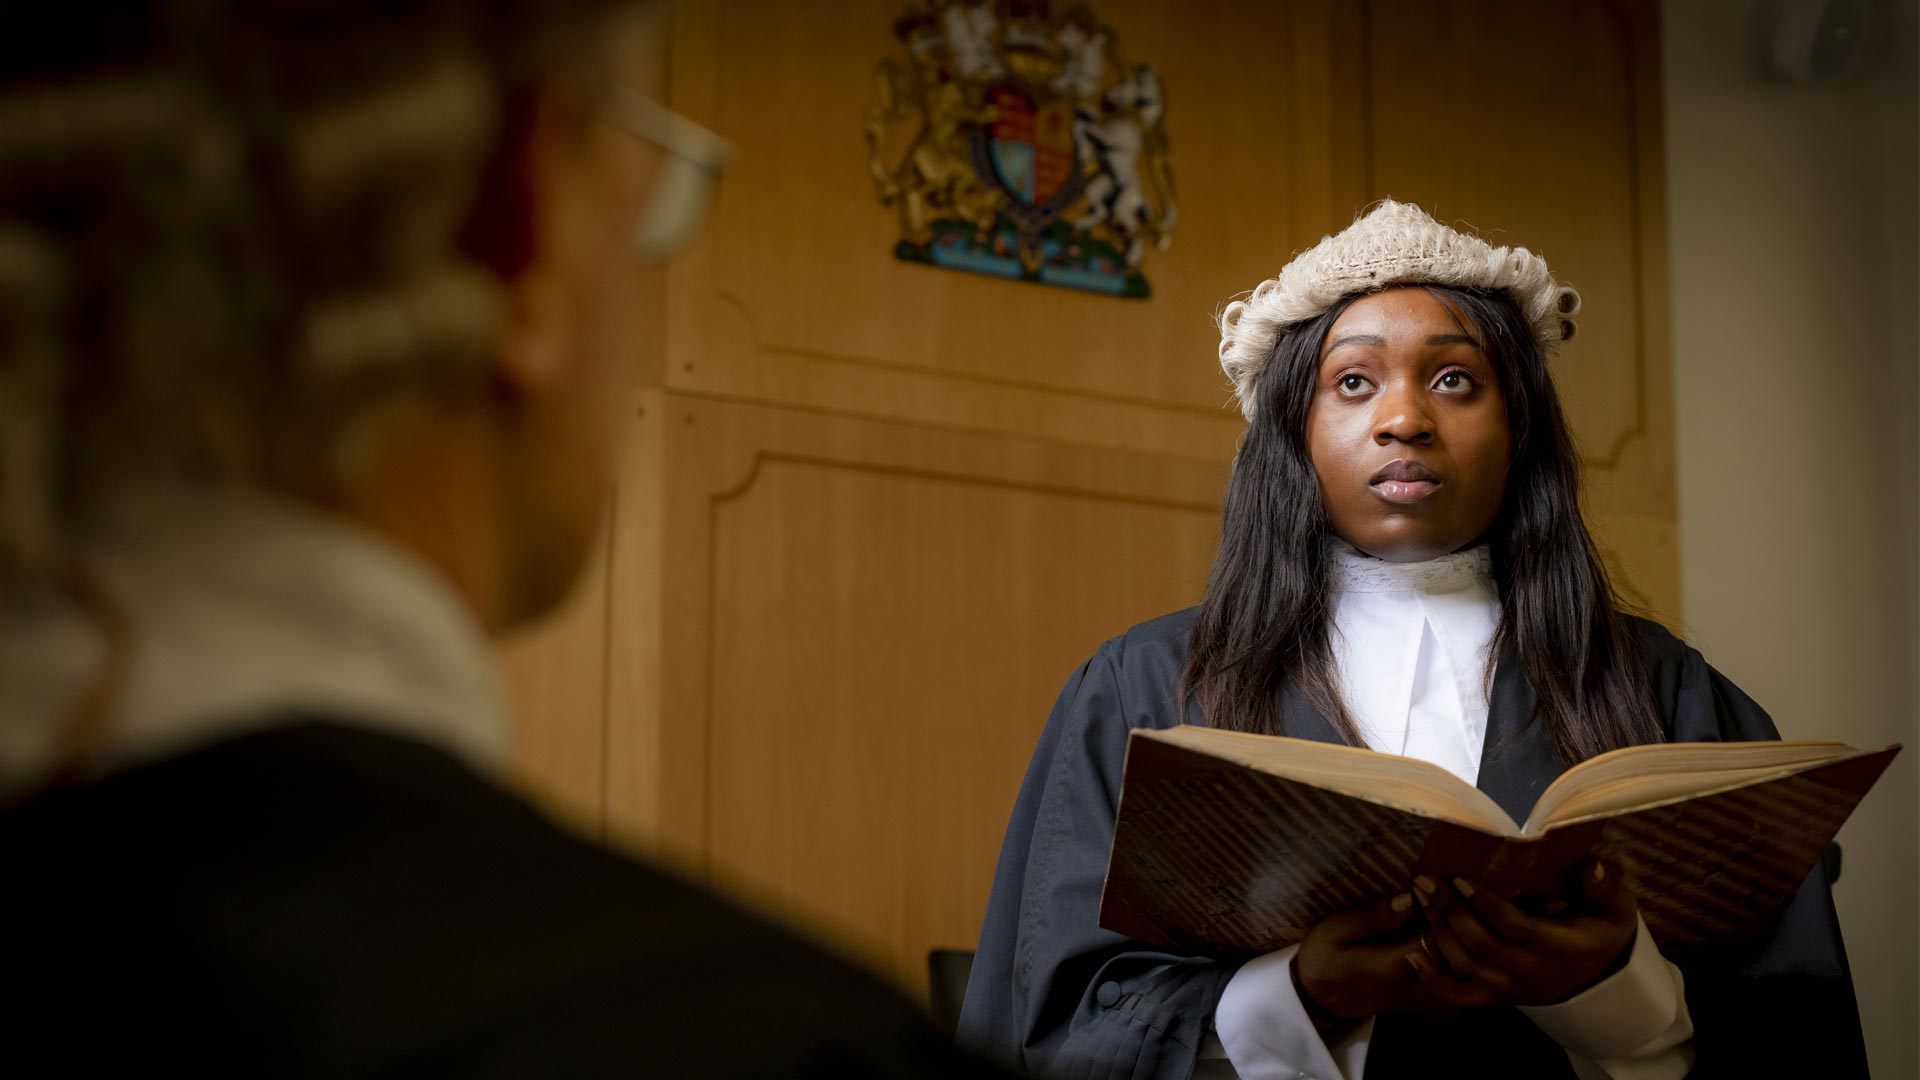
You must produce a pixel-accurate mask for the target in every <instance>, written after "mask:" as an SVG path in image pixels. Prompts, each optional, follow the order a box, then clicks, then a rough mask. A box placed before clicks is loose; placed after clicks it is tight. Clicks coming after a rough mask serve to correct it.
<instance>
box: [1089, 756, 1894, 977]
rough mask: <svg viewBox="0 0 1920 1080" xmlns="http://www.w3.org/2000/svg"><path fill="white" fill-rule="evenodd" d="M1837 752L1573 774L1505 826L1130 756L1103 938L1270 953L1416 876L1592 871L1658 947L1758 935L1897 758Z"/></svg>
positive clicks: (1623, 766)
mask: <svg viewBox="0 0 1920 1080" xmlns="http://www.w3.org/2000/svg"><path fill="white" fill-rule="evenodd" d="M1899 750H1900V747H1899V746H1898V745H1897V744H1896V745H1894V746H1889V747H1886V748H1884V749H1880V750H1855V749H1853V748H1852V747H1849V746H1846V745H1844V744H1842V743H1836V742H1772V743H1666V744H1658V745H1650V746H1636V747H1629V748H1627V749H1625V750H1616V751H1613V752H1612V753H1609V754H1603V755H1601V756H1599V757H1596V758H1593V759H1592V760H1589V761H1585V762H1582V763H1580V764H1579V765H1577V766H1575V767H1574V768H1572V769H1569V770H1568V771H1567V772H1566V773H1565V774H1564V775H1562V776H1561V777H1560V779H1558V780H1556V781H1555V782H1554V783H1553V785H1552V786H1550V787H1549V788H1548V789H1547V790H1546V791H1545V792H1544V793H1542V795H1541V797H1540V799H1539V801H1538V803H1537V805H1536V807H1535V809H1534V813H1533V816H1532V817H1530V818H1529V819H1528V820H1527V822H1526V823H1525V824H1524V825H1522V824H1516V823H1515V822H1514V821H1513V820H1512V819H1511V818H1510V817H1508V816H1507V815H1506V813H1504V812H1503V811H1502V810H1501V809H1500V808H1499V807H1498V806H1497V805H1495V804H1494V802H1493V801H1492V800H1491V799H1490V798H1488V797H1487V796H1486V795H1485V794H1484V793H1482V792H1480V791H1478V790H1476V789H1474V788H1473V787H1472V786H1470V785H1468V784H1466V783H1465V782H1464V781H1462V780H1460V778H1458V777H1456V776H1454V775H1452V774H1451V773H1448V772H1447V771H1446V770H1444V769H1441V768H1439V767H1438V766H1435V765H1432V764H1429V763H1427V762H1424V761H1417V760H1414V759H1412V758H1403V757H1396V756H1394V755H1391V754H1379V753H1374V752H1372V751H1368V750H1360V749H1356V748H1353V747H1347V746H1334V745H1330V744H1326V743H1318V742H1310V741H1306V740H1301V739H1290V738H1284V737H1281V736H1269V735H1249V734H1244V733H1240V732H1229V731H1219V730H1216V729H1212V728H1202V727H1191V726H1189V727H1180V728H1173V729H1170V730H1166V731H1145V730H1143V731H1136V732H1134V733H1133V735H1132V737H1131V738H1130V740H1129V742H1128V745H1127V760H1126V769H1125V777H1124V781H1123V784H1122V787H1121V795H1120V811H1119V817H1118V820H1117V822H1116V824H1115V827H1114V837H1113V850H1112V854H1111V856H1110V858H1109V861H1108V864H1107V879H1106V887H1105V889H1104V891H1103V893H1102V896H1101V907H1100V925H1101V926H1103V927H1105V928H1107V929H1109V930H1114V931H1116V932H1119V933H1123V934H1126V935H1128V936H1130V937H1133V938H1136V939H1139V940H1142V941H1148V942H1153V943H1155V944H1160V945H1165V946H1172V947H1178V948H1182V949H1186V950H1192V951H1199V952H1212V953H1224V954H1234V953H1260V952H1270V951H1272V950H1274V949H1278V948H1282V947H1284V946H1286V945H1290V944H1292V943H1293V942H1295V941H1298V940H1299V939H1300V938H1301V937H1303V936H1304V935H1305V934H1306V932H1307V931H1308V930H1309V929H1310V928H1312V926H1313V925H1314V924H1315V923H1317V922H1319V921H1320V920H1321V919H1322V918H1325V917H1326V916H1328V915H1331V914H1334V913H1336V912H1340V911H1345V910H1349V909H1351V908H1355V907H1359V906H1362V905H1365V904H1368V903H1371V902H1374V901H1376V900H1379V899H1381V898H1383V897H1387V896H1391V895H1393V894H1395V893H1399V892H1404V891H1405V890H1406V889H1407V888H1408V887H1409V885H1410V884H1411V882H1412V880H1413V877H1414V875H1415V874H1418V873H1426V874H1430V875H1432V876H1434V877H1436V878H1438V879H1440V880H1447V879H1449V878H1452V877H1454V876H1456V875H1458V876H1463V877H1469V878H1473V879H1476V880H1479V881H1482V882H1485V883H1486V884H1487V885H1488V886H1489V887H1491V888H1494V889H1496V890H1498V891H1499V892H1501V893H1502V894H1504V895H1507V896H1510V897H1519V898H1523V899H1524V898H1526V897H1531V896H1544V895H1549V894H1552V893H1556V892H1564V891H1567V890H1569V889H1570V888H1572V887H1573V885H1574V882H1573V881H1572V875H1573V874H1574V873H1575V872H1576V871H1577V869H1578V868H1579V866H1580V864H1581V863H1582V862H1583V861H1584V860H1585V859H1586V857H1587V856H1588V855H1590V854H1598V855H1599V856H1600V857H1601V858H1603V859H1605V860H1607V861H1608V862H1609V863H1610V864H1611V865H1613V866H1615V867H1617V868H1619V869H1620V870H1621V871H1623V872H1624V873H1625V875H1626V879H1627V880H1628V881H1629V882H1630V883H1631V885H1632V887H1633V888H1634V890H1635V892H1636V894H1637V896H1638V899H1639V903H1640V911H1641V915H1642V916H1643V917H1644V918H1645V919H1646V922H1647V928H1648V929H1649V930H1651V931H1652V933H1653V935H1654V937H1655V938H1656V939H1658V940H1659V942H1660V943H1661V944H1662V945H1663V946H1667V947H1686V946H1691V945H1697V944H1702V943H1706V942H1715V941H1722V940H1727V939H1731V938H1736V937H1739V936H1741V935H1742V934H1743V933H1745V932H1748V931H1750V930H1753V929H1755V928H1756V927H1758V926H1761V925H1764V923H1765V919H1764V916H1766V915H1768V914H1769V913H1770V912H1772V911H1773V910H1774V909H1775V908H1777V907H1779V905H1781V904H1782V903H1783V902H1784V901H1785V900H1787V899H1788V898H1789V897H1791V896H1792V895H1793V894H1794V892H1795V891H1797V890H1798V889H1799V887H1800V883H1801V882H1802V881H1803V880H1805V878H1806V875H1807V872H1808V871H1809V870H1811V869H1812V867H1813V863H1814V861H1815V860H1816V859H1818V858H1819V857H1820V855H1821V854H1822V853H1823V852H1824V851H1825V850H1826V847H1827V844H1828V843H1829V842H1830V841H1832V839H1833V837H1834V834H1835V833H1837V832H1839V830H1840V826H1841V824H1842V823H1843V822H1845V821H1846V819H1847V816H1848V815H1849V814H1851V813H1852V812H1853V808H1854V807H1855V806H1856V805H1857V804H1858V803H1859V801H1860V799H1861V798H1862V797H1863V796H1864V795H1865V794H1866V793H1867V790H1868V789H1869V788H1871V787H1872V786H1873V784H1874V782H1875V781H1876V780H1878V779H1879V777H1880V774H1881V773H1882V772H1883V771H1885V769H1886V767H1887V764H1888V763H1889V762H1890V761H1892V759H1893V756H1894V754H1896V753H1897V752H1898V751H1899Z"/></svg>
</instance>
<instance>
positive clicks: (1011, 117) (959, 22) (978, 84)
mask: <svg viewBox="0 0 1920 1080" xmlns="http://www.w3.org/2000/svg"><path fill="white" fill-rule="evenodd" d="M894 35H895V36H896V37H897V38H898V39H899V41H900V44H901V45H902V46H903V47H904V48H905V50H906V56H905V57H904V58H901V57H888V58H887V59H884V60H882V61H881V62H880V66H879V70H878V71H877V73H876V78H877V80H878V83H879V93H880V101H879V104H877V105H875V106H874V107H873V109H872V110H871V111H870V112H869V113H868V116H867V149H868V164H869V167H870V168H871V170H872V173H873V179H874V184H875V186H876V188H877V189H878V191H879V195H880V202H881V204H882V205H885V206H892V207H896V208H897V209H898V211H899V214H900V232H901V237H900V241H899V243H897V244H896V245H895V246H894V254H896V255H897V256H899V257H900V258H902V259H905V260H908V261H911V262H923V263H931V264H933V265H935V266H944V267H950V268H952V269H956V270H971V271H974V272H977V273H984V274H993V275H996V276H999V277H1007V278H1016V279H1019V280H1023V281H1038V282H1043V283H1045V284H1049V285H1063V286H1067V287H1070V288H1078V289H1090V290H1093V291H1095V292H1103V293H1110V294H1113V295H1117V296H1146V295H1147V294H1148V287H1147V279H1146V276H1145V274H1144V273H1142V270H1141V264H1142V262H1143V261H1144V260H1145V258H1146V253H1147V250H1148V249H1149V248H1158V249H1161V250H1165V248H1166V247H1167V246H1168V244H1169V243H1170V242H1171V236H1170V233H1171V231H1172V229H1173V225H1174V221H1175V219H1176V217H1177V216H1178V215H1177V212H1176V211H1175V208H1174V201H1173V171H1172V167H1171V166H1170V165H1169V164H1168V161H1167V135H1166V129H1165V127H1164V126H1163V120H1164V116H1165V113H1166V96H1165V93H1164V92H1163V90H1162V89H1161V86H1160V77H1159V76H1158V75H1156V74H1155V73H1154V71H1153V69H1152V68H1150V67H1148V66H1146V65H1145V64H1137V65H1129V64H1127V63H1125V62H1124V61H1123V60H1122V58H1121V56H1120V52H1119V48H1118V45H1117V43H1116V41H1115V39H1114V35H1113V32H1112V31H1111V30H1109V29H1108V28H1107V27H1105V26H1103V25H1101V24H1100V22H1099V20H1097V19H1096V18H1095V17H1094V15H1093V13H1092V12H1091V11H1090V10H1088V9H1087V8H1086V7H1085V6H1084V5H1076V6H1074V7H1072V8H1070V9H1068V10H1067V11H1066V12H1065V13H1064V14H1062V15H1060V16H1058V17H1056V16H1055V15H1054V14H1053V13H1052V11H1051V10H1050V5H1049V4H1048V3H1046V2H1045V0H999V2H997V3H995V2H991V0H931V3H930V4H928V5H927V6H924V7H916V8H914V9H911V10H909V11H908V12H907V13H906V14H904V15H902V16H901V17H900V18H899V20H898V21H896V22H895V23H894Z"/></svg>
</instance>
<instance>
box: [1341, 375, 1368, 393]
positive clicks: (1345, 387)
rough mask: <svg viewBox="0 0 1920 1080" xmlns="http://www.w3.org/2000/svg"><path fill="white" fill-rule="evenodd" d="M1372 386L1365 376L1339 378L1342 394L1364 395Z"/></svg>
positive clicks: (1343, 376)
mask: <svg viewBox="0 0 1920 1080" xmlns="http://www.w3.org/2000/svg"><path fill="white" fill-rule="evenodd" d="M1372 385H1373V384H1372V383H1371V382H1368V381H1367V377H1366V376H1365V375H1342V376H1340V392H1341V393H1343V394H1364V393H1366V392H1367V389H1368V388H1369V387H1371V386H1372Z"/></svg>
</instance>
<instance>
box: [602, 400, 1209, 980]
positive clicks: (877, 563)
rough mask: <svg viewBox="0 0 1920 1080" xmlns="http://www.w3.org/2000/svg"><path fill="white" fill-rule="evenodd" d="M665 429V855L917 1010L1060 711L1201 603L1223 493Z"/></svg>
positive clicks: (724, 426)
mask: <svg viewBox="0 0 1920 1080" xmlns="http://www.w3.org/2000/svg"><path fill="white" fill-rule="evenodd" d="M663 404H664V407H665V410H666V412H665V413H664V414H663V419H664V420H665V427H666V431H667V447H666V458H667V460H668V461H670V462H671V463H672V467H671V468H670V469H669V471H668V479H667V488H668V496H667V499H666V505H667V508H668V509H667V514H666V521H667V523H668V524H667V528H666V534H667V535H666V537H665V540H664V544H665V549H666V550H667V551H668V552H669V555H668V562H669V564H670V566H671V568H672V569H671V572H670V573H668V574H667V575H666V577H665V579H664V588H663V594H662V595H663V610H664V612H665V613H666V615H665V618H666V624H667V626H668V627H669V628H670V630H669V632H668V633H667V634H665V635H663V637H662V638H661V641H660V648H661V655H662V656H663V660H662V662H661V665H660V678H661V683H660V686H659V695H660V699H661V701H663V702H665V703H666V704H665V705H663V706H662V715H663V716H664V717H666V718H667V719H666V720H665V721H664V722H663V723H662V724H661V725H660V727H659V732H658V734H659V743H658V745H659V759H658V760H660V761H662V762H669V763H671V764H670V765H669V766H666V767H662V768H659V769H658V771H657V774H656V776H657V781H658V787H657V789H655V791H654V792H652V793H651V797H650V798H649V797H648V795H647V793H641V794H642V798H643V800H645V801H648V802H649V809H647V810H646V811H645V812H644V813H643V814H642V815H640V816H651V817H652V819H653V821H654V823H655V828H654V832H653V839H654V850H656V851H657V852H660V853H662V854H664V855H666V856H667V857H669V858H671V859H673V860H674V861H676V862H678V863H679V864H680V865H682V866H684V867H686V868H687V869H689V870H690V871H692V872H694V873H697V874H702V875H708V876H710V877H711V879H712V880H714V881H716V882H718V883H720V884H722V885H724V886H726V887H727V888H729V889H731V890H734V891H736V892H738V893H740V894H741V895H744V896H746V897H748V898H749V899H750V900H752V901H754V902H756V903H759V904H762V905H764V906H766V907H768V908H770V909H772V910H774V911H775V912H776V913H778V914H780V915H783V916H785V917H788V918H791V919H793V920H795V921H798V922H800V923H802V924H803V925H805V926H806V927H808V928H809V929H812V930H814V931H816V932H818V933H820V934H822V935H823V936H825V937H827V938H828V939H829V940H832V941H834V942H835V943H837V944H839V945H841V946H843V947H845V948H847V949H848V950H850V951H851V952H853V953H854V954H855V955H857V956H859V957H861V958H863V959H865V960H867V961H868V962H869V963H871V964H873V965H874V966H876V967H878V968H881V969H883V970H884V971H886V972H887V973H888V974H889V975H891V976H892V977H894V978H895V979H897V980H898V981H899V982H900V983H901V985H902V986H903V987H906V988H908V989H910V990H913V991H916V992H920V991H922V990H923V987H922V986H921V985H920V984H921V983H922V982H923V981H924V970H925V969H924V965H925V957H926V951H927V950H928V949H929V948H932V947H936V946H949V947H950V946H962V947H965V946H967V945H969V944H970V943H971V942H972V940H973V938H974V936H975V935H976V934H977V933H978V930H979V920H980V917H981V914H982V912H983V911H984V908H985V902H986V893H987V887H988V885H989V883H990V880H991V874H992V867H993V862H994V855H995V852H996V851H997V849H998V847H999V843H1000V839H1001V833H1002V831H1003V829H1004V827H1005V823H1006V818H1007V815H1008V813H1009V811H1010V810H1011V808H1012V801H1013V796H1014V793H1015V790H1016V789H1017V787H1018V785H1019V779H1020V776H1021V774H1022V773H1023V771H1024V770H1025V767H1026V761H1027V757H1028V755H1029V754H1030V752H1031V751H1032V748H1033V744H1034V742H1035V740H1036V739H1037V738H1038V735H1039V731H1040V727H1041V725H1042V723H1043V722H1044V720H1045V718H1046V715H1047V712H1048V709H1049V707H1050V706H1051V704H1052V700H1053V696H1054V695H1055V694H1056V693H1057V692H1058V690H1059V687H1060V685H1061V684H1062V683H1063V682H1064V681H1065V679H1066V677H1067V676H1068V674H1070V673H1071V672H1072V670H1073V669H1074V668H1075V667H1076V666H1077V665H1078V664H1080V663H1082V662H1083V661H1084V660H1085V659H1086V658H1087V657H1088V656H1089V655H1091V653H1092V652H1093V649H1094V648H1095V646H1097V645H1098V644H1099V642H1100V641H1101V640H1103V639H1104V638H1106V637H1109V636H1112V635H1113V634H1116V633H1118V632H1120V631H1121V630H1124V629H1125V628H1126V627H1127V626H1129V625H1132V624H1133V623H1135V622H1139V621H1141V620H1143V619H1146V618H1150V617H1153V616H1155V615H1159V614H1163V613H1165V612H1167V611H1171V610H1176V609H1178V608H1180V607H1183V606H1185V605H1187V604H1190V603H1193V602H1194V601H1195V600H1196V599H1197V598H1198V596H1199V594H1200V590H1201V586H1202V584H1203V580H1204V576H1205V573H1206V566H1207V561H1208V557H1209V555H1210V552H1211V550H1212V547H1213V544H1214V543H1215V534H1216V530H1217V527H1218V526H1217V517H1218V510H1217V502H1216V500H1217V497H1218V495H1219V493H1220V491H1221V489H1222V484H1223V482H1224V476H1223V474H1222V472H1221V471H1220V469H1219V467H1218V466H1211V465H1206V464H1203V463H1196V462H1188V461H1183V460H1179V459H1154V458H1148V457H1143V456H1141V455H1134V454H1126V453H1122V452H1118V451H1107V450H1099V449H1092V448H1084V447H1071V446H1065V445H1061V444H1051V443H1042V442H1038V441H1030V440H1015V439H1009V438H1006V437H1002V436H989V435H981V434H974V433H961V432H949V431H942V430H937V429H927V428H921V427H917V426H913V425H907V424H901V423H897V422H889V421H876V420H869V419H864V418H856V417H843V416H832V415H827V414H820V413H812V412H802V411H797V410H792V409H787V408H781V407H769V406H750V405H742V404H738V403H730V402H714V401H706V400H700V399H690V398H683V397H679V396H676V395H667V396H666V398H665V400H664V402H663ZM624 572H625V570H624V568H623V567H622V565H621V557H620V555H619V554H618V549H616V559H615V568H614V575H615V579H616V580H618V579H619V578H620V576H621V575H622V574H623V573H624ZM628 651H629V650H628V649H627V648H626V646H625V644H624V643H622V642H621V641H620V640H618V639H616V642H615V648H614V655H615V656H616V657H621V656H625V655H627V654H628ZM623 812H624V811H615V816H616V817H618V816H620V814H621V813H623Z"/></svg>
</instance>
